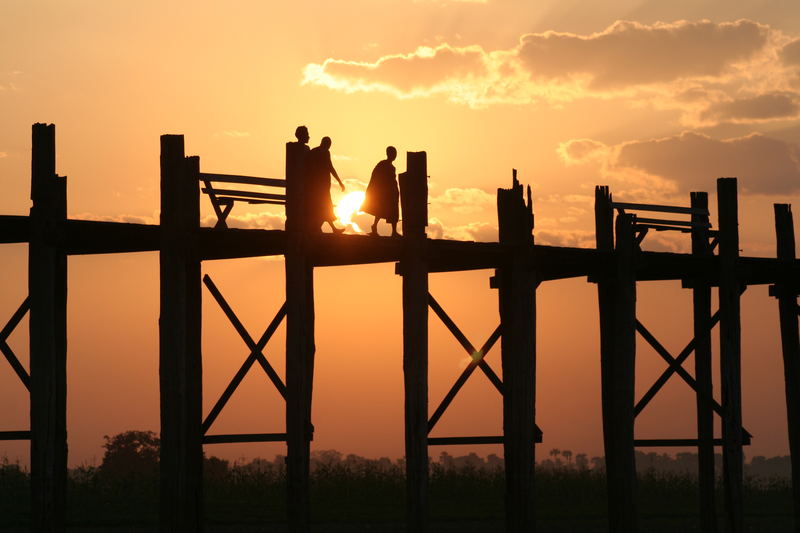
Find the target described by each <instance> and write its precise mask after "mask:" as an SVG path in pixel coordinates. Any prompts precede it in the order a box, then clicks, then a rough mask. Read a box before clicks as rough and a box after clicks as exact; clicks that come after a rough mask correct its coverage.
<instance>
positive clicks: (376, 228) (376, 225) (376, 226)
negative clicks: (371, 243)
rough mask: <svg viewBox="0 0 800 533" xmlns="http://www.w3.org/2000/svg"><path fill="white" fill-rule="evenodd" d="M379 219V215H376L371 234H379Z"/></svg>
mask: <svg viewBox="0 0 800 533" xmlns="http://www.w3.org/2000/svg"><path fill="white" fill-rule="evenodd" d="M378 220H380V219H379V218H378V217H377V216H375V220H373V221H372V231H371V232H370V233H369V234H370V235H377V234H378Z"/></svg>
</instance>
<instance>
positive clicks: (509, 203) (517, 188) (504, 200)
mask: <svg viewBox="0 0 800 533" xmlns="http://www.w3.org/2000/svg"><path fill="white" fill-rule="evenodd" d="M526 196H527V200H528V201H527V204H526V203H525V198H526ZM497 222H498V226H499V231H500V242H503V243H509V244H531V243H533V201H532V200H531V187H530V185H528V187H527V195H525V194H523V188H522V184H521V183H520V182H519V180H517V169H513V170H512V182H511V188H510V189H502V188H498V189H497Z"/></svg>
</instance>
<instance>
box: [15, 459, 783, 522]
mask: <svg viewBox="0 0 800 533" xmlns="http://www.w3.org/2000/svg"><path fill="white" fill-rule="evenodd" d="M207 466H210V467H209V468H207V469H206V470H207V479H206V484H205V491H206V523H207V531H210V532H220V533H222V532H233V531H243V532H257V531H275V532H281V531H287V528H286V526H285V524H284V523H283V521H284V512H285V511H284V510H285V503H286V498H285V489H284V481H283V475H284V472H283V469H282V468H281V467H280V466H276V463H271V462H266V461H264V462H262V463H250V464H248V465H244V466H242V467H233V468H230V469H228V468H225V469H224V470H222V469H217V471H215V468H214V465H207ZM28 487H29V478H28V476H27V474H26V473H25V472H24V471H22V470H20V469H19V468H18V467H16V465H9V464H6V465H4V466H2V467H0V528H2V530H3V531H25V530H26V529H27V525H28V523H29V520H30V515H29V502H28V492H27V491H28ZM430 491H431V493H430V496H431V512H430V517H431V523H432V524H431V525H432V527H431V531H432V532H456V531H459V532H473V531H474V532H484V531H485V532H492V531H502V530H503V474H502V471H501V470H497V469H495V470H489V469H476V468H471V467H463V468H450V469H446V468H443V467H442V466H441V465H439V464H433V465H432V472H431V485H430ZM695 494H696V484H695V482H694V480H693V479H692V478H691V477H690V476H688V475H681V474H677V475H676V474H663V473H662V474H655V473H649V474H644V475H642V476H641V477H640V480H639V497H640V516H641V526H642V528H641V529H642V531H646V532H674V531H680V532H682V533H688V532H692V531H699V529H698V524H697V519H696V515H697V504H696V501H695V500H696V497H695ZM312 497H313V516H312V518H313V521H314V523H315V528H314V530H315V531H319V532H360V531H374V532H378V531H380V532H401V531H404V527H403V510H404V486H403V476H402V466H401V465H399V464H391V463H389V464H385V463H384V464H377V463H375V462H361V463H347V462H345V461H340V462H336V463H331V464H324V463H322V464H317V465H316V468H315V471H314V474H313V496H312ZM720 499H721V495H720ZM605 503H606V493H605V480H604V478H603V475H602V473H594V472H592V471H591V470H579V469H575V468H560V469H558V468H556V469H553V468H548V469H540V470H539V471H537V478H536V507H537V510H536V511H537V521H538V525H537V526H538V527H537V530H538V531H540V532H574V531H581V532H583V531H586V532H602V531H606V523H605V519H604V514H605ZM745 504H746V509H745V511H746V525H747V528H746V529H747V530H748V531H758V532H760V533H764V532H776V533H780V532H783V531H786V532H789V531H791V530H792V518H791V511H792V509H791V489H790V487H789V486H788V484H787V483H786V482H785V481H764V480H761V481H754V480H749V481H748V484H747V489H746V494H745ZM156 512H157V478H156V476H155V475H153V474H150V475H147V474H145V475H128V476H125V477H122V478H120V477H114V476H108V475H105V474H104V473H103V472H102V471H101V470H100V469H97V468H83V469H77V470H75V471H72V473H71V477H70V483H69V492H68V513H67V520H68V524H69V526H70V527H69V530H70V531H87V532H89V531H91V532H101V531H114V532H120V533H122V532H140V531H141V532H150V531H152V532H155V531H156V527H155V524H156V520H157V515H156Z"/></svg>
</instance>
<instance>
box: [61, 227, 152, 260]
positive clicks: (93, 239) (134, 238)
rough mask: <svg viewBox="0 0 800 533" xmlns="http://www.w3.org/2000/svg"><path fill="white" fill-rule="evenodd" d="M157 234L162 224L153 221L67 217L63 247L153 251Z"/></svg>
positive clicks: (78, 251) (73, 251)
mask: <svg viewBox="0 0 800 533" xmlns="http://www.w3.org/2000/svg"><path fill="white" fill-rule="evenodd" d="M160 236H161V228H160V226H158V225H155V224H129V223H126V222H106V221H99V220H72V219H70V220H67V224H66V240H67V245H66V249H67V254H68V255H89V254H113V253H128V252H154V251H157V250H158V248H159V246H160Z"/></svg>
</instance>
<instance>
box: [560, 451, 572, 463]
mask: <svg viewBox="0 0 800 533" xmlns="http://www.w3.org/2000/svg"><path fill="white" fill-rule="evenodd" d="M561 455H563V456H564V458H566V460H567V464H570V465H571V464H572V450H564V451H563V452H561Z"/></svg>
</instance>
